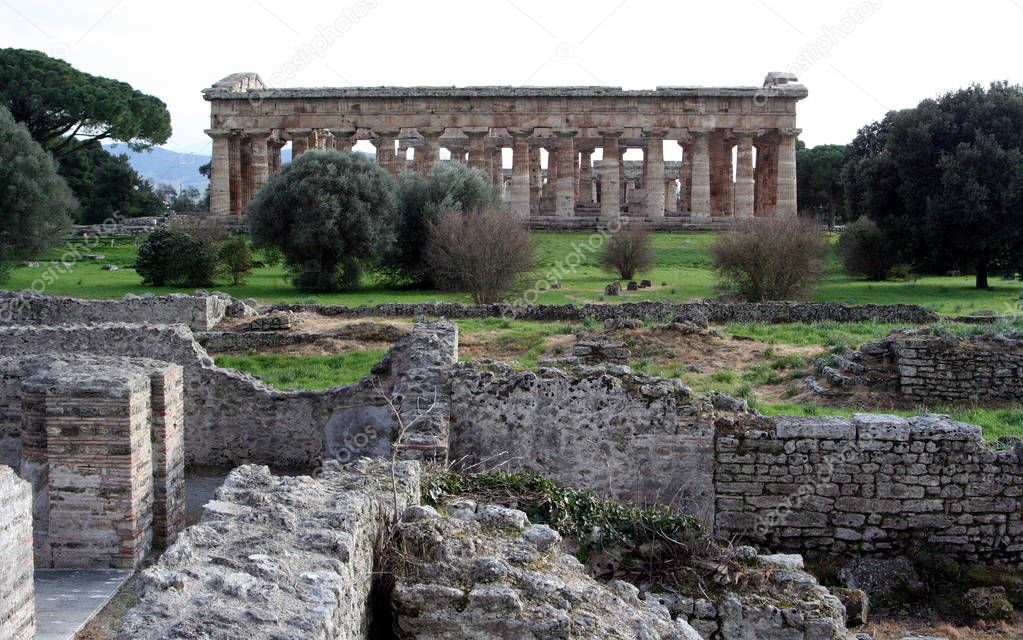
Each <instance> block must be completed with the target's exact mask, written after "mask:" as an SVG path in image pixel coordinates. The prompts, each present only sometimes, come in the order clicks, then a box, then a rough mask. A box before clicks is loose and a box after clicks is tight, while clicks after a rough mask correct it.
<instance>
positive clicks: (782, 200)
mask: <svg viewBox="0 0 1023 640" xmlns="http://www.w3.org/2000/svg"><path fill="white" fill-rule="evenodd" d="M800 133H802V130H801V129H782V130H781V131H780V135H781V141H780V142H779V143H778V173H777V178H776V179H777V184H778V186H777V194H778V204H777V213H776V214H775V215H777V216H782V217H786V218H794V217H795V216H796V214H797V211H796V139H797V138H798V137H799V134H800Z"/></svg>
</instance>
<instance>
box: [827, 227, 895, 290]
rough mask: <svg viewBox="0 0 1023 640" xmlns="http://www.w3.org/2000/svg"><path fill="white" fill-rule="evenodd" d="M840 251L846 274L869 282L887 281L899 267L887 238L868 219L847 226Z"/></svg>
mask: <svg viewBox="0 0 1023 640" xmlns="http://www.w3.org/2000/svg"><path fill="white" fill-rule="evenodd" d="M837 249H838V256H839V258H840V259H841V260H842V267H843V268H844V269H845V271H846V273H849V274H852V275H858V276H863V277H865V278H867V279H868V280H887V279H888V277H889V276H891V275H892V269H893V268H894V267H895V265H896V264H898V253H897V252H896V251H895V250H894V249H893V247H892V246H891V241H890V240H889V239H888V236H887V235H886V234H885V233H884V232H883V231H881V229H880V228H879V227H878V226H877V224H875V223H874V221H873V220H871V219H870V218H867V217H863V218H860V219H859V220H856V221H855V222H852V223H851V224H849V225H848V226H846V228H845V230H844V231H843V232H842V235H841V237H839V239H838V247H837Z"/></svg>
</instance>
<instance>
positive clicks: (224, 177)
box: [206, 129, 231, 216]
mask: <svg viewBox="0 0 1023 640" xmlns="http://www.w3.org/2000/svg"><path fill="white" fill-rule="evenodd" d="M206 135H208V136H209V137H211V138H213V159H212V162H211V163H210V213H211V214H213V215H215V216H226V215H228V214H229V213H231V165H230V155H231V152H230V146H231V140H230V139H231V132H230V131H228V130H226V129H207V130H206Z"/></svg>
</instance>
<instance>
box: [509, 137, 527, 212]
mask: <svg viewBox="0 0 1023 640" xmlns="http://www.w3.org/2000/svg"><path fill="white" fill-rule="evenodd" d="M508 133H510V134H511V135H512V139H513V142H512V182H511V193H510V194H509V197H508V210H509V211H511V213H512V215H514V216H516V217H517V218H520V219H522V220H525V219H526V218H528V217H529V212H530V176H529V159H530V153H529V136H531V135H533V129H532V128H531V127H530V128H528V129H509V130H508Z"/></svg>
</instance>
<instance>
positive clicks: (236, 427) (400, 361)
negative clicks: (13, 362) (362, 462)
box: [0, 322, 457, 468]
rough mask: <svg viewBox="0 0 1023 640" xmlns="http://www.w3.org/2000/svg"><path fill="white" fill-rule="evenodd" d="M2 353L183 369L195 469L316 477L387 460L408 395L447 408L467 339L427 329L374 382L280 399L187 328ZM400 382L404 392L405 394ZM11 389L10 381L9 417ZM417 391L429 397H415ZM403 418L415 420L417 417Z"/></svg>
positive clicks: (92, 335)
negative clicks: (397, 402)
mask: <svg viewBox="0 0 1023 640" xmlns="http://www.w3.org/2000/svg"><path fill="white" fill-rule="evenodd" d="M0 352H4V353H25V354H44V353H55V352H58V353H92V354H100V355H119V356H132V357H143V356H145V357H151V358H156V359H159V360H163V361H167V362H174V363H177V364H179V365H181V366H182V367H183V368H184V394H185V400H184V423H185V459H186V462H187V463H188V464H197V465H231V464H240V463H247V462H248V463H263V464H272V465H275V466H280V467H305V468H308V467H312V466H315V465H317V464H318V463H319V462H320V461H321V460H322V459H324V458H325V457H326V458H331V459H339V460H343V461H349V460H354V459H356V458H358V457H360V456H363V455H371V456H378V457H384V456H386V455H387V454H388V451H389V447H390V439H391V434H392V432H393V429H394V426H395V417H394V412H393V411H392V409H391V407H390V406H388V404H387V401H386V397H385V396H391V395H393V394H395V393H399V392H400V393H402V394H403V397H404V398H405V399H406V400H407V401H409V402H415V400H413V398H414V397H416V398H420V397H421V398H422V400H421V401H419V404H420V405H422V406H423V408H425V407H426V404H428V401H427V398H429V399H430V401H431V402H432V398H434V397H438V398H439V399H440V400H441V403H440V404H441V406H443V404H444V402H445V395H446V394H445V392H444V390H443V389H440V388H437V389H435V388H434V387H435V386H437V385H442V384H443V383H444V380H445V379H446V377H445V375H444V374H443V373H442V372H439V371H435V370H434V369H436V368H444V367H447V366H450V365H451V364H453V363H454V361H455V359H456V358H457V330H456V329H455V327H454V325H453V324H451V323H447V322H432V323H431V322H427V323H417V324H416V325H415V326H414V327H413V330H412V333H411V334H410V335H408V336H406V337H405V338H403V339H402V340H401V341H399V343H398V344H396V345H395V347H394V348H393V349H392V350H391V352H390V354H389V355H388V356H386V357H385V358H384V361H383V362H382V363H381V365H379V366H378V367H376V368H375V369H374V375H373V376H369V377H367V378H365V379H363V380H362V381H360V382H357V383H355V384H350V385H346V386H343V387H337V388H334V389H328V390H325V391H279V390H277V389H274V388H273V387H270V386H268V385H266V384H264V383H262V382H261V381H259V380H258V379H256V378H254V377H252V376H250V375H248V374H244V373H240V372H238V371H235V370H233V369H222V368H219V367H217V366H215V365H214V363H213V360H212V359H211V358H210V357H209V356H208V355H207V354H206V352H205V350H204V349H203V348H202V347H201V346H199V344H198V343H197V342H196V341H195V338H194V336H193V334H192V332H191V331H189V330H188V329H187V328H186V327H184V326H183V325H163V326H150V325H131V324H112V323H107V324H99V325H90V326H83V325H61V326H40V327H0ZM398 381H403V382H401V383H400V385H399V390H398V392H395V391H394V389H393V388H392V387H393V386H394V385H395V384H396V383H397V382H398ZM4 388H5V387H4V385H3V378H2V377H0V407H3V406H4V404H3V398H4ZM413 388H418V389H419V390H418V391H417V392H416V393H415V394H412V393H411V391H412V390H413ZM402 389H405V390H404V391H403V390H402ZM10 393H13V391H11V392H10ZM402 412H403V414H405V415H411V414H410V412H411V408H409V407H406V408H403V409H402ZM437 414H438V417H439V416H441V415H443V410H441V411H439V412H437ZM2 425H3V423H0V444H3V443H4V442H7V444H6V445H4V449H5V450H12V449H13V448H14V446H13V445H12V444H11V443H10V442H9V437H7V438H5V437H2V436H4V434H5V429H4V428H3V426H2ZM6 433H7V434H9V433H10V429H8V430H6ZM444 446H445V449H446V443H444ZM5 455H7V456H11V455H12V454H11V453H7V454H5Z"/></svg>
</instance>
